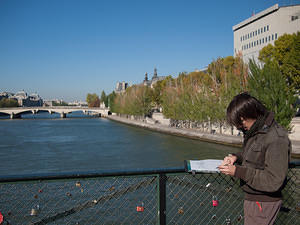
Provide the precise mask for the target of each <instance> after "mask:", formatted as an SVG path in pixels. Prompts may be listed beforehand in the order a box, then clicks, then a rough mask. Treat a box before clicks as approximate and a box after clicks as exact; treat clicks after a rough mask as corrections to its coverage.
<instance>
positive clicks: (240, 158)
mask: <svg viewBox="0 0 300 225" xmlns="http://www.w3.org/2000/svg"><path fill="white" fill-rule="evenodd" d="M231 155H234V156H236V161H235V163H236V164H237V165H240V164H242V161H243V156H242V152H236V153H231Z"/></svg>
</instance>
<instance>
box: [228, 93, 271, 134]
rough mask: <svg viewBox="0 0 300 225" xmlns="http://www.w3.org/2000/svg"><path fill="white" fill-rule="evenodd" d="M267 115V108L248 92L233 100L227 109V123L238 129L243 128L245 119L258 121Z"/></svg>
mask: <svg viewBox="0 0 300 225" xmlns="http://www.w3.org/2000/svg"><path fill="white" fill-rule="evenodd" d="M266 113H267V109H266V107H265V106H264V105H263V104H262V103H261V102H260V101H259V100H257V99H256V98H255V97H253V96H251V95H250V94H248V93H247V92H244V93H241V94H239V95H237V96H235V97H234V98H233V100H232V101H231V102H230V103H229V105H228V107H227V122H228V123H229V124H230V125H233V126H235V127H237V128H239V127H241V126H242V121H241V117H243V118H244V119H257V118H258V117H260V116H264V115H265V114H266Z"/></svg>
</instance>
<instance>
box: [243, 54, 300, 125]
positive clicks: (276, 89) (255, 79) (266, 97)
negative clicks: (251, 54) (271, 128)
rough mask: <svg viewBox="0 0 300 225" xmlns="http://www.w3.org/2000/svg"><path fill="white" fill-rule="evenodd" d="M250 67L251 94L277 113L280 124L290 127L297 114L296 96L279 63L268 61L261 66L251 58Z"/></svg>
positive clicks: (276, 117)
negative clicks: (295, 107)
mask: <svg viewBox="0 0 300 225" xmlns="http://www.w3.org/2000/svg"><path fill="white" fill-rule="evenodd" d="M249 67H250V73H251V76H250V77H249V80H248V82H249V92H250V94H251V95H253V96H255V97H256V98H258V99H259V100H260V101H262V102H263V103H264V104H265V106H266V107H267V109H268V110H270V111H272V112H274V113H275V119H276V121H277V122H278V123H279V124H281V125H282V126H284V127H286V128H287V129H290V128H291V127H290V122H291V120H292V118H293V116H294V115H295V109H294V108H293V105H294V104H295V102H296V98H295V97H294V95H293V92H292V91H291V89H290V88H289V87H288V85H287V83H286V80H285V78H284V76H283V75H282V73H281V71H280V68H279V65H278V64H277V63H276V62H274V61H267V62H266V63H265V64H264V66H263V67H262V68H261V67H260V66H259V65H257V64H256V62H255V61H253V60H250V63H249Z"/></svg>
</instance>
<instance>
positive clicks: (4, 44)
mask: <svg viewBox="0 0 300 225" xmlns="http://www.w3.org/2000/svg"><path fill="white" fill-rule="evenodd" d="M276 3H279V5H286V4H291V3H292V4H299V3H300V1H299V0H298V1H296V0H293V1H292V0H281V1H275V0H274V1H273V0H264V1H262V0H251V1H250V0H249V1H241V0H228V1H224V0H218V1H217V0H210V1H204V0H181V1H179V0H178V1H177V0H136V1H133V0H18V1H17V0H0V78H1V79H0V92H2V91H9V92H17V91H19V90H23V89H24V90H25V91H26V92H27V93H28V94H31V93H33V92H37V93H38V94H39V95H40V96H41V97H42V98H43V99H55V98H58V99H64V100H66V101H73V100H85V98H86V95H87V93H97V94H98V95H100V93H101V91H102V90H104V91H105V92H106V93H107V94H108V93H110V92H112V91H113V90H114V88H115V85H116V82H118V81H126V82H128V83H129V84H135V83H140V82H142V80H143V79H144V74H145V72H148V75H149V77H150V78H151V77H152V75H153V69H154V67H156V68H157V70H158V75H160V76H165V75H172V76H173V77H177V76H178V73H180V72H183V71H186V72H191V71H194V70H195V69H201V68H203V67H205V66H206V65H208V64H209V63H210V62H212V60H214V59H216V58H218V57H225V56H228V55H232V54H233V32H232V26H233V25H235V24H237V23H239V22H241V21H243V20H245V19H247V18H248V17H250V16H251V14H252V13H253V12H256V13H257V12H260V11H262V10H264V9H266V8H268V7H270V6H272V5H274V4H276Z"/></svg>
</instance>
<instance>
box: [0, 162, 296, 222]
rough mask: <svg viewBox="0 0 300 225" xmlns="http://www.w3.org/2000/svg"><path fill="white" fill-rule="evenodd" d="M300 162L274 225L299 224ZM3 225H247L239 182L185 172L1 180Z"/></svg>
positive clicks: (290, 175) (291, 171) (292, 170)
mask: <svg viewBox="0 0 300 225" xmlns="http://www.w3.org/2000/svg"><path fill="white" fill-rule="evenodd" d="M299 168H300V162H297V163H291V164H290V169H289V172H288V184H287V186H286V188H285V189H284V191H283V193H284V201H283V207H282V210H281V211H280V213H279V216H278V218H277V220H276V224H281V225H282V224H284V225H288V224H295V222H296V221H300V205H299V204H300V184H299V177H300V169H299ZM0 211H1V213H2V214H3V216H4V222H3V224H13V225H14V224H18V225H19V224H32V225H37V224H72V225H73V224H78V225H79V224H80V225H82V224H91V225H94V224H109V225H112V224H114V225H117V224H134V225H141V224H147V225H151V224H161V225H164V224H168V225H172V224H174V225H175V224H183V225H184V224H186V225H192V224H197V225H198V224H200V225H201V224H204V225H207V224H218V225H219V224H243V193H242V191H241V189H240V188H239V182H238V180H236V179H233V178H231V177H229V176H225V175H222V174H219V173H201V174H195V175H193V174H189V173H186V172H185V171H184V168H169V169H150V170H138V171H126V172H100V173H97V172H93V173H77V174H47V175H29V176H10V177H3V176H2V177H0Z"/></svg>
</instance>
